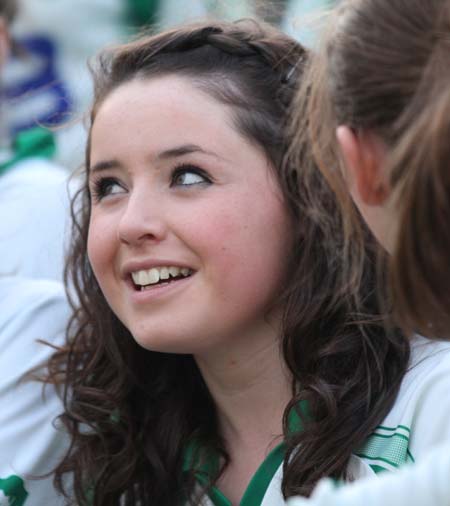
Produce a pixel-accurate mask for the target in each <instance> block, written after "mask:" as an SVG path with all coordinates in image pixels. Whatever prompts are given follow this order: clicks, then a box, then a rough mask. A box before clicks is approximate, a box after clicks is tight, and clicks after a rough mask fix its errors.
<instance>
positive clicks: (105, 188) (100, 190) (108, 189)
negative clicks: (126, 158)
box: [92, 177, 125, 201]
mask: <svg viewBox="0 0 450 506" xmlns="http://www.w3.org/2000/svg"><path fill="white" fill-rule="evenodd" d="M124 192H125V189H124V187H123V186H122V184H121V183H119V182H118V181H117V179H114V178H112V177H104V178H100V179H98V180H97V181H94V182H93V185H92V196H93V197H94V198H95V200H97V201H100V200H102V199H103V198H104V197H108V196H109V195H117V194H119V193H124Z"/></svg>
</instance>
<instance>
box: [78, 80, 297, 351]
mask: <svg viewBox="0 0 450 506" xmlns="http://www.w3.org/2000/svg"><path fill="white" fill-rule="evenodd" d="M231 125H232V120H231V115H230V110H229V109H228V108H227V107H226V106H223V105H222V104H220V103H218V102H217V101H215V100H214V99H213V98H211V97H209V96H208V95H206V94H205V93H203V92H201V91H199V90H198V89H196V88H195V87H194V85H193V84H192V83H191V82H190V81H189V80H188V79H186V78H179V77H175V76H166V77H158V78H154V79H147V80H134V81H131V82H129V83H126V84H124V85H122V86H121V87H119V88H118V89H117V90H115V91H114V92H113V93H112V94H111V95H110V96H109V97H108V98H107V99H106V100H105V101H104V103H103V104H102V106H101V107H100V110H99V112H98V115H97V117H96V119H95V121H94V125H93V129H92V142H91V153H90V155H91V165H92V166H94V165H95V164H98V163H99V162H102V161H105V160H118V161H119V162H120V163H119V165H118V167H115V168H112V169H108V170H106V171H102V174H101V176H102V177H106V176H108V177H113V178H116V179H117V180H118V181H119V183H120V185H119V186H117V194H114V195H110V196H107V197H106V198H104V199H103V200H100V201H99V202H94V203H93V206H92V210H91V222H90V227H89V238H88V253H89V258H90V261H91V264H92V267H93V270H94V273H95V275H96V277H97V280H98V282H99V284H100V287H101V289H102V291H103V293H104V295H105V297H106V298H107V300H108V302H109V304H110V305H111V307H112V309H113V311H114V312H115V313H116V314H117V316H118V317H119V318H120V319H121V320H122V322H123V323H124V324H125V326H126V327H127V328H128V329H129V330H130V331H131V333H132V334H133V336H134V337H135V339H136V340H137V341H138V343H139V344H141V345H142V346H143V347H145V348H148V349H151V350H155V351H164V352H175V353H193V354H196V355H202V354H207V353H211V352H214V353H216V352H217V353H219V352H223V351H224V350H228V349H229V347H230V345H231V344H232V343H233V345H234V346H237V347H239V346H241V345H245V346H247V345H248V346H253V344H252V343H257V342H262V341H264V340H265V339H266V340H267V339H274V338H276V337H277V336H276V334H277V331H276V330H275V328H276V325H275V326H274V325H269V324H268V322H267V315H266V308H267V307H268V306H271V305H272V303H273V301H274V300H275V298H276V295H277V293H278V292H279V290H280V288H281V284H282V280H283V279H284V277H285V275H286V272H285V269H286V259H287V258H288V255H289V252H290V248H291V234H290V221H289V218H288V213H287V212H286V209H285V206H284V204H283V202H282V197H281V193H280V190H279V188H278V186H277V184H276V182H275V181H274V178H273V176H272V170H271V168H270V167H269V164H268V161H267V159H266V157H265V155H264V154H263V152H262V150H259V149H257V148H256V147H255V146H254V145H253V144H250V143H249V142H248V141H247V140H246V139H245V138H243V137H242V136H241V135H240V134H239V133H238V132H237V131H236V130H235V129H233V128H232V127H231ZM186 144H195V145H197V146H200V147H201V149H202V150H203V151H204V152H207V153H213V155H210V154H204V153H191V154H187V155H183V156H182V157H180V158H179V159H176V160H175V159H167V160H162V159H158V157H157V154H158V153H160V152H161V151H163V150H167V149H171V148H173V147H176V146H179V145H186ZM180 163H185V164H190V165H193V166H196V167H200V168H201V169H202V170H204V171H205V172H206V173H207V174H208V175H209V177H210V178H211V181H212V182H211V183H210V184H199V185H192V186H190V187H184V188H183V187H181V186H173V185H171V175H172V173H173V169H174V166H176V165H177V164H178V165H179V164H180ZM90 184H91V185H92V184H93V175H91V182H90ZM114 189H115V190H116V187H114ZM135 258H139V259H142V258H145V259H155V258H156V259H171V260H173V261H177V262H180V263H181V264H183V265H187V266H189V267H191V268H192V269H194V271H195V274H194V275H193V276H192V278H190V279H189V281H188V283H186V285H185V286H186V287H185V288H184V289H183V290H180V291H179V292H176V293H175V292H174V293H173V295H170V294H169V295H167V296H165V297H163V298H161V299H156V298H155V299H154V300H152V301H149V302H148V303H146V304H141V305H137V304H134V303H133V302H132V300H131V299H130V294H129V290H127V289H126V288H125V286H124V281H123V279H122V278H121V268H122V266H123V265H124V263H125V262H127V261H129V260H132V259H135Z"/></svg>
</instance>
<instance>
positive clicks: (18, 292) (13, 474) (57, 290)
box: [0, 278, 69, 506]
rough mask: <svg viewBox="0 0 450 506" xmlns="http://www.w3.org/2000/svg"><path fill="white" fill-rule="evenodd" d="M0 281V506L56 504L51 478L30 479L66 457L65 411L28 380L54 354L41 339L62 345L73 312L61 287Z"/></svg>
mask: <svg viewBox="0 0 450 506" xmlns="http://www.w3.org/2000/svg"><path fill="white" fill-rule="evenodd" d="M0 282H1V286H2V288H3V290H2V292H1V293H3V295H5V297H4V298H2V297H0V299H1V301H0V303H1V307H2V312H1V314H0V347H1V354H0V455H1V458H0V505H3V504H5V503H6V504H17V505H22V504H24V505H25V506H33V505H36V506H38V505H44V504H51V505H52V506H54V505H58V504H61V501H60V498H58V496H57V495H56V493H55V491H54V490H53V485H52V478H51V477H50V478H46V479H43V480H35V479H31V476H33V475H42V474H44V473H47V472H49V471H50V470H51V469H52V467H53V466H54V465H55V464H56V462H57V461H58V460H59V459H60V458H61V457H62V456H63V455H64V451H65V450H66V448H67V440H68V438H67V435H66V434H65V433H64V431H63V430H61V429H56V428H55V427H54V426H53V421H54V419H55V417H56V416H58V415H59V414H60V413H61V412H62V410H63V406H62V403H61V401H60V399H59V397H58V395H57V393H56V391H55V389H54V388H53V387H52V386H51V385H48V386H47V387H46V388H45V390H43V385H42V384H41V383H39V382H36V381H33V380H27V379H24V375H25V374H26V373H27V372H29V371H30V369H32V368H34V367H36V366H39V365H41V364H43V363H45V361H46V360H47V359H48V358H49V357H50V355H51V354H52V353H53V350H52V348H51V347H50V346H47V345H45V344H41V343H39V342H37V340H38V339H43V340H46V341H48V342H50V343H52V344H56V345H58V344H62V343H63V340H64V331H65V327H66V324H67V319H68V314H69V308H68V305H67V302H66V299H65V296H64V291H63V289H62V286H61V285H60V284H59V283H56V282H51V281H43V282H40V281H36V280H26V281H25V280H23V279H21V278H17V280H12V281H7V280H4V279H2V280H0ZM7 282H8V283H9V286H8V287H7V288H8V290H6V287H5V283H7ZM2 499H3V500H2ZM8 501H9V503H8Z"/></svg>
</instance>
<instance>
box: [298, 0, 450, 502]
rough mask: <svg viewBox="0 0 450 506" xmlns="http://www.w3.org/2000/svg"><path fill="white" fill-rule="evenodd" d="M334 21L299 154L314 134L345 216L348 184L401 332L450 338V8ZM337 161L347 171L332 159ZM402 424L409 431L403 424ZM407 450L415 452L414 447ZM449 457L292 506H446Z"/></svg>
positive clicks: (439, 381) (380, 8)
mask: <svg viewBox="0 0 450 506" xmlns="http://www.w3.org/2000/svg"><path fill="white" fill-rule="evenodd" d="M373 20H376V25H374V22H373ZM332 24H333V26H335V27H336V28H335V31H334V32H333V33H332V34H331V35H330V37H329V38H328V40H327V41H326V44H325V50H324V52H323V53H322V54H321V56H320V58H318V60H317V61H316V62H315V63H314V64H313V65H312V66H311V68H310V69H309V72H308V77H305V80H304V85H305V86H307V83H309V84H310V85H312V83H313V82H314V83H317V80H316V79H317V76H318V75H319V74H320V75H321V76H322V78H323V80H322V81H321V83H322V85H321V86H317V87H314V88H311V89H312V95H311V102H310V103H308V104H306V103H305V100H304V97H303V95H302V93H300V94H299V100H298V105H299V108H298V109H297V114H299V113H300V112H301V113H302V114H303V112H304V108H305V107H306V108H308V120H307V122H306V123H305V121H304V119H303V118H304V117H303V116H302V117H297V119H296V124H297V126H301V127H302V128H301V129H300V131H299V138H298V139H297V142H299V143H300V148H301V149H303V146H304V142H305V137H304V136H305V134H307V138H308V139H309V140H310V141H311V142H313V143H314V145H313V148H314V151H315V154H316V158H317V159H318V160H319V161H320V163H321V165H320V167H321V169H322V171H323V172H324V174H325V175H326V177H327V178H328V180H329V181H330V182H331V184H332V185H333V187H334V188H335V189H336V190H337V192H338V196H339V198H340V199H341V201H342V203H343V204H344V206H345V208H346V210H348V199H347V198H346V197H347V195H348V191H347V192H346V191H345V190H346V188H345V186H346V185H347V186H348V187H349V189H350V193H351V196H352V197H353V199H354V201H355V203H356V204H357V206H358V208H359V209H360V211H361V214H362V215H363V216H364V217H365V219H366V221H367V223H368V224H369V225H370V226H371V227H372V228H373V230H374V232H375V233H376V234H377V236H378V238H379V239H380V242H381V243H382V244H383V246H384V247H385V248H386V249H387V250H388V251H389V252H390V262H389V263H390V266H389V267H390V281H391V283H390V287H391V293H392V296H391V297H392V300H393V301H394V309H395V316H396V319H397V321H398V322H399V324H401V325H402V326H403V327H404V328H405V329H406V330H407V331H411V330H413V329H414V330H419V331H421V332H422V333H427V334H429V335H431V336H434V337H441V338H444V339H448V336H449V335H450V311H449V307H450V305H449V302H450V301H449V291H448V286H449V269H448V253H449V251H450V240H449V239H450V234H449V228H448V226H447V222H448V219H449V216H450V198H449V196H450V193H449V189H450V188H449V178H448V167H449V163H450V150H449V144H448V139H449V135H450V93H449V85H450V71H449V67H448V65H447V60H448V55H449V37H450V2H449V1H448V0H433V1H430V2H426V4H425V3H424V2H421V1H419V0H417V1H416V0H412V1H411V0H408V2H403V1H401V0H394V1H392V0H389V2H388V1H386V0H364V2H361V1H355V0H349V1H346V2H344V3H343V4H342V6H341V7H340V8H339V10H338V11H337V13H336V14H335V16H333V18H332ZM355 62H357V63H358V64H357V65H355ZM319 104H320V108H317V109H316V107H317V106H318V105H319ZM323 115H325V116H323ZM294 149H295V148H294ZM338 153H339V154H340V155H341V161H342V167H341V169H342V170H341V171H339V170H335V168H334V166H335V165H336V163H333V160H336V159H337V158H336V156H337V154H338ZM342 176H343V177H342ZM318 205H320V202H318ZM415 341H416V340H415V339H413V343H415ZM415 346H416V345H415V344H413V347H415ZM436 356H438V355H436ZM426 360H427V359H425V361H426ZM428 360H429V359H428ZM434 360H435V359H434V358H433V361H434ZM444 362H445V360H442V361H441V363H440V364H439V365H437V367H436V369H434V370H433V371H432V372H431V373H430V374H429V375H428V376H427V377H425V378H423V380H424V381H421V382H420V383H423V385H422V386H421V385H420V383H418V382H417V381H416V382H415V383H416V388H417V387H419V389H420V396H419V397H415V396H413V397H412V399H413V400H414V402H418V404H417V407H416V408H414V409H413V410H412V414H413V416H412V417H411V418H410V420H411V422H412V424H414V427H415V432H418V430H419V429H421V428H422V429H425V430H427V431H428V432H429V433H430V434H431V432H432V431H433V430H434V429H435V427H436V428H439V430H440V431H441V433H440V434H439V439H440V438H442V436H443V435H445V434H446V433H448V421H447V422H446V421H445V418H444V416H443V413H442V406H443V405H445V404H447V403H448V397H449V390H448V376H449V372H450V371H448V367H446V366H445V365H444ZM419 367H420V366H419ZM416 368H417V366H416ZM413 371H414V370H413ZM402 388H403V387H402ZM430 392H431V393H432V395H433V396H434V395H435V394H436V392H440V395H437V396H436V398H435V402H434V404H430V408H431V409H430V413H429V414H428V416H430V414H431V416H432V417H433V419H434V421H435V419H436V417H439V418H441V417H442V420H441V423H440V427H437V426H436V425H434V422H433V424H428V425H427V427H424V426H422V427H421V424H420V412H421V411H422V409H423V407H422V406H421V405H420V404H422V402H423V399H425V398H427V397H428V396H429V395H430ZM401 393H402V391H401ZM425 396H426V397H425ZM401 401H402V396H401V395H400V396H399V401H397V402H401ZM444 409H445V410H447V409H448V408H447V407H445V408H444ZM393 411H395V409H394V410H393ZM391 415H392V413H391V414H390V416H391ZM402 416H403V417H404V414H403V415H402ZM447 416H448V415H447ZM447 420H448V418H447ZM399 422H401V423H402V424H405V422H403V421H402V420H401V417H399V418H398V423H399ZM411 428H413V426H411ZM428 437H429V436H428ZM435 442H437V439H436V440H435ZM410 448H411V452H412V453H416V452H415V451H414V449H413V448H412V439H411V444H410ZM448 455H449V447H448V445H446V446H442V447H440V448H439V449H436V450H434V451H433V452H432V453H430V455H429V456H428V457H427V458H426V459H424V461H423V462H422V463H421V464H419V465H417V467H412V468H409V469H408V470H405V471H404V472H403V473H402V474H400V475H398V476H392V477H389V478H385V479H384V480H380V481H379V482H378V483H377V482H374V481H367V482H363V483H360V484H355V485H354V486H352V487H349V488H348V489H345V488H344V489H342V490H339V491H333V490H332V487H331V486H330V484H329V483H324V484H323V485H321V486H320V487H319V488H318V490H317V492H316V493H315V494H314V500H312V501H311V502H306V501H305V502H304V501H303V500H297V501H294V502H293V504H295V505H297V506H300V505H303V504H308V505H311V506H313V505H317V506H318V505H322V504H327V505H329V506H339V505H341V504H342V505H343V504H345V505H346V506H356V505H362V504H365V505H367V504H370V505H381V504H383V505H390V504H392V505H394V504H395V505H398V504H408V505H416V504H417V505H423V504H433V505H434V506H436V505H438V506H439V505H444V504H445V505H446V504H448V499H449V497H450V489H449V486H448V473H449V470H450V460H449V458H448ZM417 456H418V453H416V457H417Z"/></svg>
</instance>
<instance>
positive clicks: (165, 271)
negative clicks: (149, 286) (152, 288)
mask: <svg viewBox="0 0 450 506" xmlns="http://www.w3.org/2000/svg"><path fill="white" fill-rule="evenodd" d="M159 279H169V268H168V267H161V270H160V271H159Z"/></svg>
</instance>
